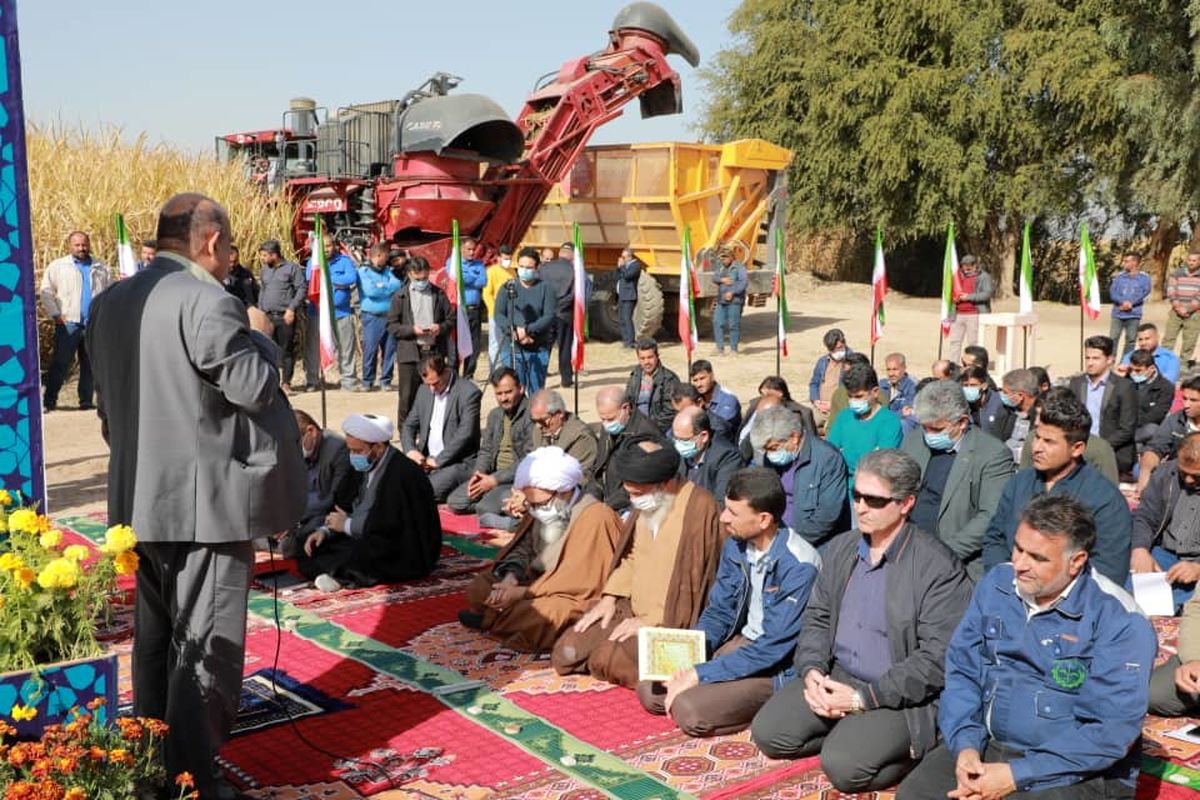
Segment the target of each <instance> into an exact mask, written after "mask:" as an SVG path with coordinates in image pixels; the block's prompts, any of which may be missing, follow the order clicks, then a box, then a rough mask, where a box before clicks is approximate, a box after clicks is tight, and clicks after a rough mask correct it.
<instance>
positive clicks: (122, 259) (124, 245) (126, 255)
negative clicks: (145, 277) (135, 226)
mask: <svg viewBox="0 0 1200 800" xmlns="http://www.w3.org/2000/svg"><path fill="white" fill-rule="evenodd" d="M117 265H118V266H119V267H120V272H121V277H122V278H129V277H132V276H133V275H136V274H137V260H136V259H135V258H134V257H133V245H131V244H130V243H129V230H128V229H127V228H126V227H125V217H124V215H122V214H117Z"/></svg>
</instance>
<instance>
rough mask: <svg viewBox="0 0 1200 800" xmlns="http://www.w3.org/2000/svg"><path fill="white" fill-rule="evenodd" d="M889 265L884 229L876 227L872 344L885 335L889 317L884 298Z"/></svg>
mask: <svg viewBox="0 0 1200 800" xmlns="http://www.w3.org/2000/svg"><path fill="white" fill-rule="evenodd" d="M887 289H888V287H887V265H886V264H884V263H883V231H881V230H880V229H879V228H876V229H875V268H874V270H872V272H871V346H872V347H874V346H875V343H876V342H878V341H879V339H880V337H882V336H883V324H884V322H885V321H886V319H887V317H886V315H885V314H884V311H883V300H884V298H885V297H887Z"/></svg>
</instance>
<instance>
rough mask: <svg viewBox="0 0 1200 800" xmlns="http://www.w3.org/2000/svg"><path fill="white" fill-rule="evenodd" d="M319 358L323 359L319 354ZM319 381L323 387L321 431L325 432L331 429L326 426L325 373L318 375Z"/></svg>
mask: <svg viewBox="0 0 1200 800" xmlns="http://www.w3.org/2000/svg"><path fill="white" fill-rule="evenodd" d="M317 358H318V359H320V358H321V355H320V353H318V354H317ZM318 369H320V368H319V367H318ZM317 381H318V382H319V383H320V385H321V430H325V429H326V428H328V427H329V425H328V424H326V422H325V373H324V372H320V373H318V374H317Z"/></svg>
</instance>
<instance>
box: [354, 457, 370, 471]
mask: <svg viewBox="0 0 1200 800" xmlns="http://www.w3.org/2000/svg"><path fill="white" fill-rule="evenodd" d="M350 466H352V467H354V468H355V469H356V470H358V471H359V472H370V471H371V457H370V456H368V455H363V454H362V453H351V454H350Z"/></svg>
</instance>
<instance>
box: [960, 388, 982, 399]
mask: <svg viewBox="0 0 1200 800" xmlns="http://www.w3.org/2000/svg"><path fill="white" fill-rule="evenodd" d="M979 389H980V387H978V386H964V387H963V397H965V398H967V402H968V403H978V402H979Z"/></svg>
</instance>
